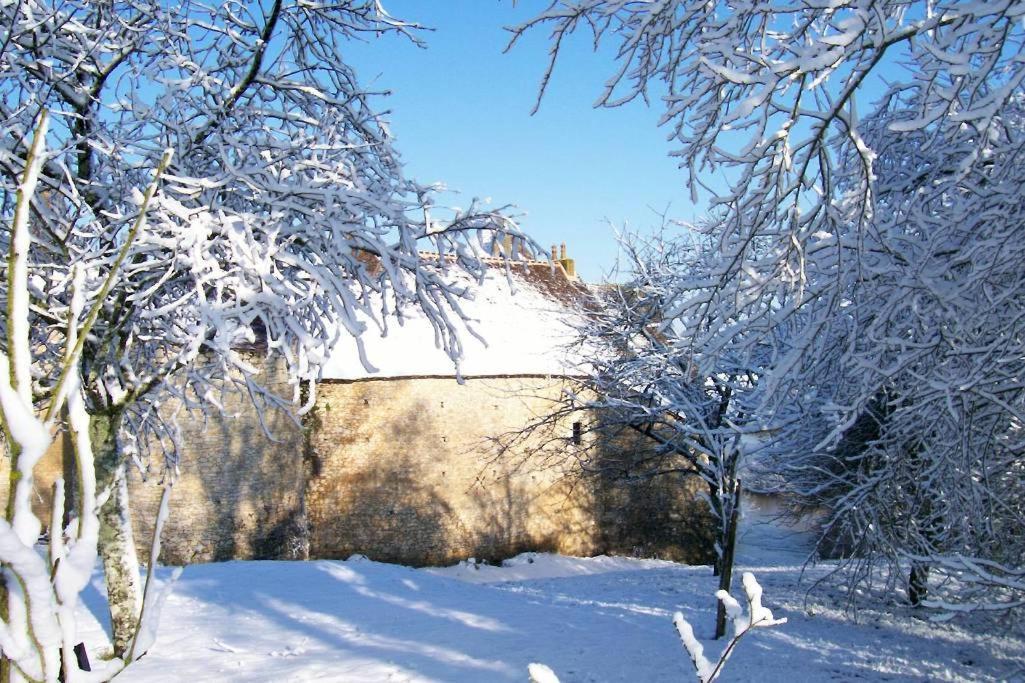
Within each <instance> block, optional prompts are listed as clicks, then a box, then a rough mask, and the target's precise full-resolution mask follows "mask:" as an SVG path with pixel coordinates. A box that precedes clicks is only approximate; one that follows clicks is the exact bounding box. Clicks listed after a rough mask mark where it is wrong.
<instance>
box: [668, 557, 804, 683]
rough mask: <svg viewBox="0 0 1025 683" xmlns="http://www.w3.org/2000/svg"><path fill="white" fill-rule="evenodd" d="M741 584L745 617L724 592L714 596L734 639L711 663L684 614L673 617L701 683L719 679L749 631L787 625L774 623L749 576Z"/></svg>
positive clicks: (778, 620)
mask: <svg viewBox="0 0 1025 683" xmlns="http://www.w3.org/2000/svg"><path fill="white" fill-rule="evenodd" d="M743 584H744V594H745V595H746V596H747V613H746V614H745V613H744V609H743V608H742V607H741V606H740V603H738V602H737V601H736V600H735V599H734V598H733V597H732V596H731V595H730V594H729V593H727V592H726V591H723V590H720V591H717V592H716V594H715V596H716V597H717V598H718V599H719V600H720V601H721V602H722V603H723V605H725V607H726V614H727V616H728V617H729V619H730V621H731V622H732V624H733V638H732V639H731V640H730V642H729V643H727V644H726V647H725V648H723V651H722V652H721V653H720V654H719V657H718V659H717V660H715V661H714V662H713V661H711V660H709V659H708V658H707V657H706V656H705V648H704V646H703V645H702V644H701V642H700V641H699V640H698V639H697V638H695V637H694V629H693V628H691V625H690V624H689V623H688V622H687V620H686V619H684V617H683V614H682V613H681V612H677V613H676V614H674V615H673V624H674V625H675V626H676V631H677V633H678V634H679V636H680V641H681V642H682V643H683V647H684V648H685V649H686V650H687V654H689V655H690V658H691V662H692V663H693V664H694V670H695V673H696V674H697V677H698V680H699V681H701V683H710V682H711V681H714V680H716V679H717V678H718V677H719V675H720V674H721V673H722V669H723V666H725V664H726V661H727V660H728V659H729V658H730V655H731V654H733V650H734V649H735V648H736V646H737V643H738V642H739V641H740V639H741V638H742V637H743V636H745V635H746V634H747V633H748V632H749V631H751V629H754V628H767V627H770V626H778V625H780V624H785V623H787V620H786V617H784V618H782V619H776V618H775V617H773V615H772V611H771V610H769V609H768V608H766V607H763V606H762V587H761V586H760V585H758V581H756V580H755V577H754V575H753V574H751V572H744V577H743Z"/></svg>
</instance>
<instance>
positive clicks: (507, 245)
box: [502, 235, 513, 258]
mask: <svg viewBox="0 0 1025 683" xmlns="http://www.w3.org/2000/svg"><path fill="white" fill-rule="evenodd" d="M502 256H504V257H505V258H512V257H513V236H512V235H506V236H505V239H503V240H502Z"/></svg>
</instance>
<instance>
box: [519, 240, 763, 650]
mask: <svg viewBox="0 0 1025 683" xmlns="http://www.w3.org/2000/svg"><path fill="white" fill-rule="evenodd" d="M620 250H621V253H622V258H623V262H622V263H621V267H622V269H621V271H619V272H617V273H616V274H615V276H614V277H613V278H612V279H613V280H620V282H618V283H617V284H608V285H604V286H602V287H600V288H598V289H597V290H596V292H595V294H596V295H595V298H594V301H593V302H591V303H590V304H585V305H584V306H583V309H584V310H583V311H581V316H580V319H579V322H578V323H577V336H576V338H575V340H574V342H573V343H574V345H576V346H578V347H579V348H578V350H577V352H576V353H575V354H574V355H575V356H577V357H578V358H580V359H581V360H580V362H578V364H577V365H576V366H575V368H574V374H575V381H574V384H573V385H572V388H570V389H567V390H566V391H565V392H564V393H563V395H562V396H561V398H560V399H559V400H558V401H556V402H554V403H553V404H552V406H551V407H550V408H549V409H548V410H547V411H545V413H544V414H542V415H540V416H539V417H538V418H537V419H536V420H534V421H533V422H532V423H531V424H529V425H528V426H527V427H526V428H525V429H523V430H520V431H517V432H514V433H512V434H510V435H506V436H505V437H503V438H500V439H499V443H500V445H501V449H500V450H501V452H502V453H503V454H509V453H510V452H512V451H513V448H512V447H513V446H514V445H516V446H521V447H522V446H526V444H527V437H529V438H530V441H531V443H532V445H531V446H530V447H528V448H527V452H529V453H530V454H531V455H534V456H541V458H542V461H543V462H546V463H551V464H558V465H560V466H564V465H566V464H567V463H569V464H571V465H572V466H573V467H575V468H578V469H579V470H581V471H582V472H584V473H585V474H587V475H589V476H592V477H595V478H598V479H600V480H603V481H606V482H610V483H613V485H614V486H618V485H624V484H626V485H631V484H637V483H641V482H647V481H649V480H653V479H657V478H666V479H670V478H671V479H672V480H675V481H676V482H679V483H680V484H681V485H682V486H684V487H687V488H688V490H689V487H688V486H687V484H688V482H690V481H693V479H694V478H696V479H697V480H698V481H699V482H700V487H699V490H701V494H702V497H703V498H704V499H705V500H706V501H707V503H708V506H709V511H710V513H711V517H712V519H713V521H714V530H713V531H712V533H711V541H710V543H711V545H712V547H711V548H709V553H708V554H709V555H711V556H713V557H714V558H715V573H716V575H718V576H719V577H720V588H721V589H722V590H725V591H729V589H730V587H731V581H732V573H733V549H734V546H735V540H736V532H737V523H738V519H739V514H740V509H739V501H740V486H741V483H740V471H741V464H742V461H743V452H744V450H745V448H746V446H747V444H748V443H749V442H750V437H754V436H756V434H757V431H758V427H757V425H756V424H754V423H753V422H752V421H751V419H750V418H751V413H750V411H749V409H748V407H746V406H745V403H746V402H747V400H748V399H749V397H750V396H751V395H752V394H753V392H754V389H755V387H756V385H757V379H758V374H759V370H758V369H757V368H755V367H752V366H749V365H745V364H744V362H745V361H746V357H745V356H743V355H741V356H737V357H732V356H730V355H728V354H723V355H722V356H721V357H720V358H719V363H718V365H717V366H716V367H715V368H714V369H712V371H710V372H706V373H705V374H701V373H700V371H699V369H698V367H697V366H696V365H695V363H694V359H693V358H692V354H691V352H690V350H689V349H688V348H686V347H685V346H681V345H680V344H679V340H680V337H681V330H680V325H681V320H680V319H679V317H678V315H677V311H678V310H679V309H680V308H681V305H684V304H685V303H686V302H685V301H681V300H680V298H679V297H680V296H681V295H682V294H684V292H681V291H680V290H679V288H678V287H677V282H678V279H679V274H680V272H681V271H682V272H688V273H690V274H691V275H692V276H694V277H697V273H696V272H695V271H694V270H693V268H694V267H697V266H699V265H700V264H699V263H697V262H696V261H695V260H694V259H693V256H694V254H695V253H696V245H695V244H693V242H692V241H691V240H690V239H688V238H671V237H669V236H668V235H667V234H666V233H665V232H663V233H660V234H659V235H656V236H654V237H650V238H644V237H642V236H641V235H636V234H626V235H622V236H621V237H620ZM569 422H574V423H575V424H576V425H578V427H577V430H578V433H576V434H575V435H574V437H573V441H574V443H573V444H572V445H571V446H569V447H567V444H566V434H565V430H564V425H565V424H566V423H569ZM745 437H748V438H747V439H745ZM672 485H673V484H669V486H672ZM685 495H690V494H689V493H687V494H685ZM725 626H726V613H725V611H724V610H720V612H719V617H718V621H717V628H716V637H721V636H722V635H724V634H725Z"/></svg>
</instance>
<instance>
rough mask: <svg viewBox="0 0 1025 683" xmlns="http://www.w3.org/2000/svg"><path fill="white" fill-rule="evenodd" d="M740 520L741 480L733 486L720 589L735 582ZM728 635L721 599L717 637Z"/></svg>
mask: <svg viewBox="0 0 1025 683" xmlns="http://www.w3.org/2000/svg"><path fill="white" fill-rule="evenodd" d="M739 521H740V480H739V479H738V480H737V481H736V482H735V483H734V486H733V505H732V506H731V509H730V516H729V521H728V523H727V525H726V534H725V541H726V542H725V544H723V548H722V554H721V555H720V556H719V560H718V569H719V590H724V591H726V592H727V593H729V592H730V588H731V584H732V582H733V558H734V555H735V550H736V547H737V523H738V522H739ZM724 635H726V606H725V605H724V604H723V602H722V600H720V601H719V605H718V608H717V610H716V613H715V637H716V639H718V638H722V637H723V636H724Z"/></svg>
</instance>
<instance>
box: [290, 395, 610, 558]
mask: <svg viewBox="0 0 1025 683" xmlns="http://www.w3.org/2000/svg"><path fill="white" fill-rule="evenodd" d="M560 389H561V385H560V383H559V382H558V381H552V380H547V379H544V378H472V379H467V380H466V381H465V383H464V384H462V385H460V384H458V383H457V382H456V381H455V379H453V378H416V379H381V380H359V381H353V382H333V383H330V384H322V385H321V386H320V387H319V388H318V400H317V409H316V413H315V415H314V419H315V420H316V422H315V423H314V424H312V425H311V428H310V436H311V440H310V451H309V455H308V459H309V461H310V475H311V476H310V482H309V486H308V488H307V507H308V511H309V519H310V529H311V535H310V552H311V555H312V556H314V557H346V556H348V555H349V554H351V553H355V552H359V553H363V554H366V555H368V556H369V557H371V558H372V559H377V560H384V561H389V562H401V563H405V564H414V565H425V564H447V563H452V562H455V561H458V560H461V559H466V558H468V557H476V558H485V559H490V560H498V559H501V558H504V557H508V556H510V555H514V554H516V553H518V552H520V551H523V550H552V551H558V552H563V553H570V554H578V555H588V554H593V553H594V552H595V551H596V550H597V548H598V539H599V536H600V534H599V530H598V528H597V524H596V521H595V514H594V496H593V491H592V490H591V489H590V487H589V486H587V485H585V483H584V482H581V481H579V480H573V479H569V480H568V479H565V478H564V477H562V474H563V472H562V471H560V470H559V469H558V468H551V469H545V468H530V467H522V466H521V467H519V469H518V471H514V469H515V465H516V464H518V462H517V461H516V460H513V459H510V460H508V461H507V460H502V461H498V462H489V456H490V455H491V454H492V453H493V451H494V445H493V443H491V442H490V441H489V438H490V437H495V436H498V435H501V434H504V433H507V432H510V431H513V430H516V429H519V428H521V427H522V426H523V425H524V424H526V423H527V422H528V421H529V419H530V418H531V417H532V416H534V415H535V414H536V413H538V412H539V411H542V410H545V409H546V408H547V407H549V406H550V403H549V401H548V399H549V398H551V397H553V396H557V395H558V392H559V391H560ZM565 431H566V436H567V437H569V436H571V434H572V426H571V425H566V426H565Z"/></svg>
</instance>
